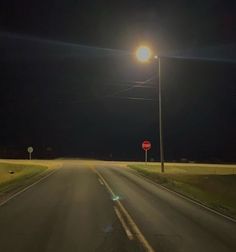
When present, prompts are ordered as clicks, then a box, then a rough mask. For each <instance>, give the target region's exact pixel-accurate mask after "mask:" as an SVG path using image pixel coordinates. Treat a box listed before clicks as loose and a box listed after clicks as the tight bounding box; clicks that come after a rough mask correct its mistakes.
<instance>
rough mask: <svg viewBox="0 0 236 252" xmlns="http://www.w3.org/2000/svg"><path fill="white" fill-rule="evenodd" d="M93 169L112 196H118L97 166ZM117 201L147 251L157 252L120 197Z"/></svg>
mask: <svg viewBox="0 0 236 252" xmlns="http://www.w3.org/2000/svg"><path fill="white" fill-rule="evenodd" d="M93 171H94V172H95V173H96V174H97V175H98V176H99V178H100V179H101V180H102V182H103V183H104V185H105V186H106V188H107V189H108V191H109V192H110V193H111V195H112V197H113V198H115V197H116V195H115V193H114V192H113V191H112V189H111V187H110V186H109V184H108V183H107V182H106V180H105V179H104V178H103V176H102V175H101V174H100V173H99V172H98V171H97V170H96V169H95V168H94V169H93ZM115 202H116V204H117V205H118V207H119V209H120V210H121V211H122V213H123V214H124V216H125V217H126V219H127V221H128V223H129V225H130V227H131V229H132V230H133V233H134V234H135V235H136V237H137V239H138V240H139V242H140V243H141V244H142V246H143V247H144V249H145V251H147V252H155V250H154V249H153V248H152V246H151V245H150V244H149V242H148V241H147V239H146V238H145V237H144V235H143V234H142V232H141V231H140V229H139V228H138V226H137V225H136V223H135V222H134V220H133V219H132V217H131V216H130V214H129V213H128V211H127V210H126V209H125V207H124V206H123V204H122V203H121V202H120V200H119V199H118V200H116V201H115Z"/></svg>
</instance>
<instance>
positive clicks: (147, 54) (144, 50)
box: [136, 46, 165, 172]
mask: <svg viewBox="0 0 236 252" xmlns="http://www.w3.org/2000/svg"><path fill="white" fill-rule="evenodd" d="M136 57H137V59H138V60H139V61H140V62H143V63H145V62H149V61H150V59H151V58H152V52H151V50H150V48H148V47H147V46H140V47H139V48H138V49H137V50H136ZM154 58H155V59H158V79H159V81H158V82H159V83H158V91H159V99H158V100H159V135H160V161H161V172H165V167H164V150H163V136H162V103H161V57H158V56H155V57H154Z"/></svg>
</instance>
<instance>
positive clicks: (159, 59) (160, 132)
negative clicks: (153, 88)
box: [158, 57, 165, 172]
mask: <svg viewBox="0 0 236 252" xmlns="http://www.w3.org/2000/svg"><path fill="white" fill-rule="evenodd" d="M158 75H159V78H158V79H159V80H158V82H159V83H158V92H159V99H158V100H159V135H160V161H161V172H165V167H164V150H163V136H162V103H161V57H158Z"/></svg>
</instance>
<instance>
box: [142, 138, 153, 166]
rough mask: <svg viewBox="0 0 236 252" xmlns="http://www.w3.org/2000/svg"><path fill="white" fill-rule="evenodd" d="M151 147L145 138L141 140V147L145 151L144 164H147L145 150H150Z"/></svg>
mask: <svg viewBox="0 0 236 252" xmlns="http://www.w3.org/2000/svg"><path fill="white" fill-rule="evenodd" d="M151 147H152V145H151V143H150V142H149V141H147V140H145V141H143V142H142V149H143V150H144V151H145V164H147V161H148V157H147V154H148V153H147V152H148V150H150V149H151Z"/></svg>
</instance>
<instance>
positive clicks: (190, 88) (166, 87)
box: [0, 0, 236, 162]
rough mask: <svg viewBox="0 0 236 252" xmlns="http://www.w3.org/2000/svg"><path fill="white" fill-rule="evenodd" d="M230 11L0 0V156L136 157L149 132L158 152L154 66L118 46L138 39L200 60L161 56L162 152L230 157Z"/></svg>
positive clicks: (185, 4)
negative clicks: (28, 152) (28, 150)
mask: <svg viewBox="0 0 236 252" xmlns="http://www.w3.org/2000/svg"><path fill="white" fill-rule="evenodd" d="M235 13H236V4H235V1H216V0H215V1H214V0H207V1H164V0H160V1H147V0H146V1H144V0H139V1H75V0H73V1H72V0H67V1H66V0H60V1H59V0H57V1H29V0H28V1H24V0H23V1H1V2H0V55H1V58H0V70H1V76H0V83H1V94H0V105H1V107H0V113H1V131H0V155H1V156H3V157H5V156H6V157H24V156H25V155H26V153H25V148H26V147H27V146H29V145H32V146H34V147H35V155H37V156H38V157H49V156H51V157H54V156H88V157H98V158H114V159H141V158H142V155H143V153H142V151H141V149H140V143H141V142H142V140H143V139H149V140H150V141H151V142H152V143H153V149H152V150H151V151H150V156H151V157H153V158H154V159H159V154H158V153H159V151H158V140H159V136H158V119H157V118H158V103H157V95H158V93H157V89H156V85H157V77H158V76H157V66H155V64H154V65H152V64H149V65H140V64H139V63H137V62H136V61H135V60H134V58H133V56H132V55H131V54H130V53H129V52H130V51H132V50H133V49H134V48H135V47H136V46H137V45H139V43H143V42H145V43H148V44H149V45H150V46H151V47H152V48H153V49H154V50H155V51H156V52H158V53H160V54H161V55H168V56H180V55H181V57H187V58H189V57H191V56H192V57H194V58H196V57H199V59H198V60H193V59H176V58H173V57H170V58H166V59H164V58H163V65H162V69H163V107H164V111H163V112H164V113H163V114H164V143H165V154H166V159H168V160H179V159H180V158H187V159H190V160H198V161H217V160H220V161H225V162H232V161H235V146H236V133H235V128H236V119H235V114H236V74H235V70H236V67H235V66H236V65H235V56H236V51H235V48H236V47H235V44H236V35H235V27H236V14H235ZM59 41H61V42H65V43H64V44H63V43H61V42H59ZM66 43H67V44H66ZM68 43H71V44H68ZM72 43H73V45H72ZM74 44H78V45H79V46H76V45H74ZM81 45H86V46H91V47H83V46H81ZM93 46H94V47H93ZM99 47H102V48H114V49H117V50H100V49H99ZM203 58H204V60H203ZM207 58H208V59H209V60H210V61H206V60H205V59H207ZM213 59H217V60H213ZM147 79H151V81H150V82H148V83H147V84H146V85H145V88H144V87H143V88H141V87H136V88H131V89H129V88H130V87H132V85H135V83H134V81H145V80H147ZM126 89H127V90H126ZM124 90H126V91H124ZM121 91H123V92H121ZM133 98H144V99H146V100H133ZM111 154H112V156H111Z"/></svg>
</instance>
